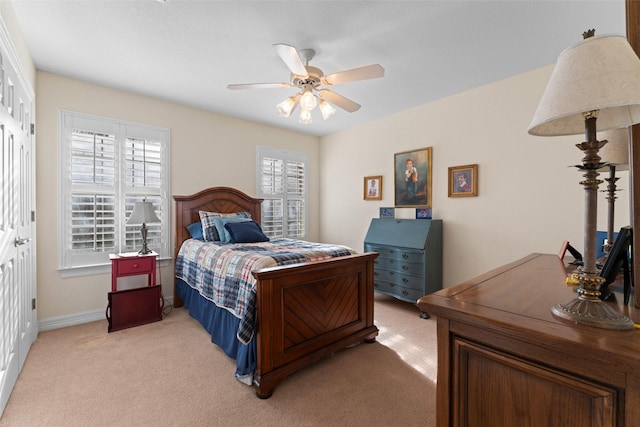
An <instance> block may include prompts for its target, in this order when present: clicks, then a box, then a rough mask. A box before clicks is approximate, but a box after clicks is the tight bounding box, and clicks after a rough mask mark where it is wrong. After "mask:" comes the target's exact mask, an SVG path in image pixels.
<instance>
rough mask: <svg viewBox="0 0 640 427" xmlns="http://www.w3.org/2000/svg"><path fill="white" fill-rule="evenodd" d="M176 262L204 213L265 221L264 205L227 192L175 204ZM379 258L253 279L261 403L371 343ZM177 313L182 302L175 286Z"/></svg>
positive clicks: (262, 273)
mask: <svg viewBox="0 0 640 427" xmlns="http://www.w3.org/2000/svg"><path fill="white" fill-rule="evenodd" d="M174 200H175V213H176V228H175V234H174V242H175V254H176V256H177V255H178V251H179V250H180V246H181V245H182V243H183V242H184V241H185V240H186V239H188V238H189V237H190V235H189V232H188V230H187V226H188V225H189V224H191V223H194V222H197V221H200V216H199V213H198V212H199V211H200V210H204V211H210V212H222V213H231V212H241V211H247V212H249V213H250V214H251V218H253V219H254V220H256V221H260V212H261V203H262V199H256V198H253V197H250V196H248V195H247V194H245V193H243V192H241V191H239V190H236V189H234V188H229V187H213V188H208V189H206V190H203V191H201V192H199V193H197V194H193V195H191V196H174ZM377 256H378V254H377V253H366V254H361V255H351V256H346V257H340V258H333V259H331V260H327V261H318V262H311V263H305V264H296V265H288V266H281V267H274V268H268V269H263V270H259V271H255V272H253V275H254V277H255V278H256V279H257V281H258V283H257V286H256V290H257V317H256V321H257V326H256V329H257V335H256V339H257V353H258V354H257V363H258V366H257V369H256V372H255V376H254V377H255V379H254V385H255V387H256V394H257V395H258V397H261V398H267V397H269V396H271V394H272V393H273V389H274V388H275V387H276V386H277V385H278V384H279V383H280V382H281V381H282V380H283V379H285V378H286V377H287V376H288V375H290V374H292V373H293V372H295V371H297V370H299V369H301V368H302V367H304V366H307V365H308V364H310V363H312V362H313V361H315V360H318V359H320V358H321V357H323V356H326V355H328V354H331V353H333V352H335V351H337V350H340V349H342V348H344V347H347V346H349V345H351V344H354V343H357V342H359V341H361V340H365V341H369V342H373V341H374V340H375V337H376V336H377V335H378V328H376V327H375V326H374V324H373V262H374V260H375V258H376V257H377ZM174 305H175V306H176V307H179V306H181V305H182V301H181V300H180V298H179V296H178V292H177V289H176V287H175V284H174Z"/></svg>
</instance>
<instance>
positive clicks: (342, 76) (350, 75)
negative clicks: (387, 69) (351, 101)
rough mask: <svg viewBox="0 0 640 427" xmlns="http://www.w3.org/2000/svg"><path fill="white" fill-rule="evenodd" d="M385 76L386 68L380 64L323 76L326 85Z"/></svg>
mask: <svg viewBox="0 0 640 427" xmlns="http://www.w3.org/2000/svg"><path fill="white" fill-rule="evenodd" d="M380 77H384V68H382V66H381V65H380V64H373V65H367V66H365V67H360V68H354V69H352V70H347V71H341V72H339V73H333V74H329V75H327V76H324V77H323V78H322V82H323V83H324V84H326V85H337V84H340V83H347V82H353V81H356V80H366V79H377V78H380Z"/></svg>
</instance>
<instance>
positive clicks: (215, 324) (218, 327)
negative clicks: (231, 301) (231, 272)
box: [176, 278, 257, 378]
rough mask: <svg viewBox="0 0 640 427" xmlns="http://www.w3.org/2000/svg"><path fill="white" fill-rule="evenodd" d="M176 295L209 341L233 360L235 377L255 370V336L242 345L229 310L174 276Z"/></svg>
mask: <svg viewBox="0 0 640 427" xmlns="http://www.w3.org/2000/svg"><path fill="white" fill-rule="evenodd" d="M176 281H177V283H176V288H177V290H178V296H179V297H180V299H182V301H184V307H185V308H186V309H188V310H189V314H190V315H191V317H193V318H194V319H196V320H198V321H199V322H200V324H201V325H202V326H203V327H204V328H205V329H206V330H207V332H209V333H210V334H211V342H213V343H214V344H216V345H218V346H219V347H220V348H222V350H223V351H224V352H225V354H226V355H227V356H229V357H231V358H232V359H235V361H236V377H238V378H246V377H247V376H250V375H252V374H253V372H254V371H255V369H256V354H257V353H256V339H255V336H254V337H253V339H251V341H250V342H249V344H248V345H245V344H242V343H241V342H240V341H239V340H238V338H237V337H236V332H237V330H238V325H239V324H240V319H238V318H237V317H235V316H234V315H233V314H231V313H230V312H229V311H227V310H225V309H223V308H220V307H218V306H217V305H215V304H214V303H212V302H211V301H209V300H208V299H206V298H203V297H202V296H201V295H200V293H199V292H198V291H196V290H194V289H193V288H192V287H191V286H189V285H187V284H186V283H185V282H184V281H183V280H180V279H178V278H176Z"/></svg>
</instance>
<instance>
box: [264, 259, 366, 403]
mask: <svg viewBox="0 0 640 427" xmlns="http://www.w3.org/2000/svg"><path fill="white" fill-rule="evenodd" d="M377 256H378V254H377V253H366V254H362V255H352V256H347V257H340V258H334V259H331V260H328V261H320V262H312V263H306V264H298V265H294V266H282V267H274V268H268V269H263V270H259V271H255V272H253V275H254V276H255V278H256V279H257V280H258V285H257V288H256V289H257V307H258V308H257V322H258V331H257V340H258V342H257V345H258V367H257V370H256V374H255V377H254V385H255V387H256V394H257V395H258V397H260V398H268V397H270V396H271V394H272V393H273V389H274V388H275V387H276V386H277V385H278V384H279V383H280V382H281V381H282V380H283V379H285V378H286V377H287V376H288V375H290V374H292V373H293V372H295V371H297V370H299V369H301V368H303V367H304V366H307V365H309V364H310V363H312V362H314V361H316V360H318V359H320V358H321V357H323V356H326V355H329V354H331V353H333V352H335V351H337V350H340V349H342V348H344V347H347V346H349V345H351V344H354V343H357V342H359V341H361V340H365V341H368V342H373V341H374V340H375V337H376V335H377V334H378V328H376V326H375V325H374V324H373V262H374V260H375V258H376V257H377Z"/></svg>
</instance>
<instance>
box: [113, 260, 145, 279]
mask: <svg viewBox="0 0 640 427" xmlns="http://www.w3.org/2000/svg"><path fill="white" fill-rule="evenodd" d="M154 262H155V259H154V258H151V257H148V256H144V257H138V258H121V259H119V260H118V262H117V263H116V264H115V265H116V270H117V275H118V276H128V275H131V276H135V275H138V274H148V273H150V272H152V271H153V264H154Z"/></svg>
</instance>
